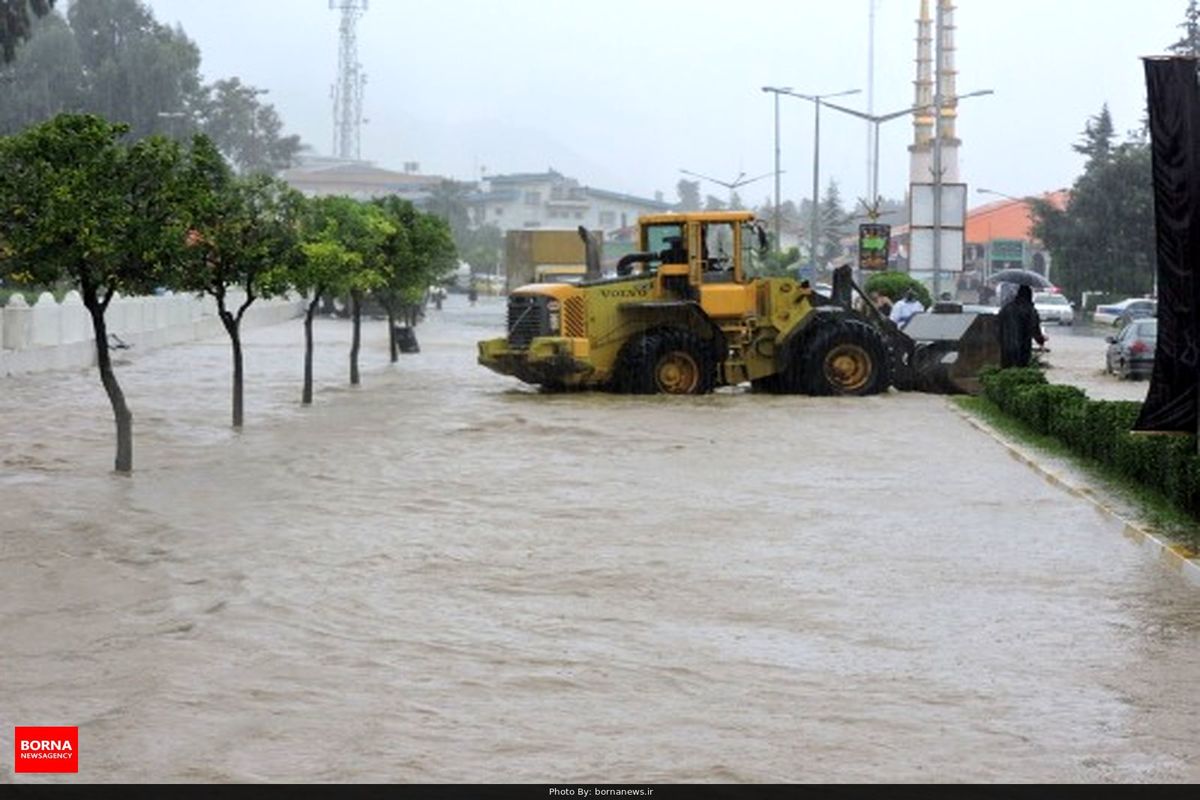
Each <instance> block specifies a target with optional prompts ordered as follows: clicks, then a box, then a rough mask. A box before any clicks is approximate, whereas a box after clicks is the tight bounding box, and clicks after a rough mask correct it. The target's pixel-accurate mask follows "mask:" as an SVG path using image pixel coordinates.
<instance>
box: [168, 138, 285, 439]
mask: <svg viewBox="0 0 1200 800" xmlns="http://www.w3.org/2000/svg"><path fill="white" fill-rule="evenodd" d="M182 202H183V204H184V206H185V207H186V210H187V219H188V225H189V230H188V235H187V245H188V246H187V247H186V248H185V250H184V251H183V252H184V257H183V258H181V259H180V260H179V262H178V266H177V269H176V270H174V271H173V273H172V276H171V278H172V279H171V285H172V286H173V287H174V288H178V289H181V290H184V291H191V292H197V293H202V294H207V295H209V296H211V297H212V298H213V299H214V300H216V301H217V316H218V317H219V318H220V320H221V324H222V326H223V327H224V328H225V332H226V333H227V334H229V342H230V345H231V348H232V355H233V427H235V428H240V427H242V424H243V422H244V420H245V414H244V405H243V394H244V392H243V385H244V369H243V356H242V336H241V326H242V319H243V317H244V316H245V314H246V311H247V310H248V309H249V308H250V306H251V304H252V303H254V301H255V300H257V299H258V298H260V297H271V296H274V295H278V294H281V293H283V292H285V291H286V290H287V289H288V277H289V274H290V271H291V269H290V268H291V266H292V264H293V263H294V262H295V261H296V260H297V258H298V256H299V244H300V241H299V236H298V227H299V215H300V211H301V204H302V202H303V201H302V198H301V196H300V194H299V193H298V192H296V191H294V190H292V189H289V188H288V187H287V186H286V184H284V183H282V182H280V181H277V180H274V179H272V178H269V177H267V176H265V175H254V176H250V177H246V178H239V177H237V176H235V175H234V174H233V171H232V169H231V168H230V167H229V165H228V163H227V162H226V161H225V159H224V158H223V157H222V156H221V153H220V152H219V151H218V150H217V148H216V145H215V144H214V143H213V142H212V140H211V139H209V138H208V137H206V136H203V135H198V136H196V137H195V139H194V140H193V143H192V149H191V153H190V158H189V159H188V164H187V167H186V169H185V171H184V194H183V197H182ZM232 288H238V289H240V290H241V292H242V297H241V298H240V300H238V299H236V298H235V297H233V296H231V295H230V289H232ZM231 301H233V302H234V304H235V305H234V306H232V307H231V305H230V303H231Z"/></svg>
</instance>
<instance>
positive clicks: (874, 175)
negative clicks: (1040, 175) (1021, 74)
mask: <svg viewBox="0 0 1200 800" xmlns="http://www.w3.org/2000/svg"><path fill="white" fill-rule="evenodd" d="M986 94H994V90H992V89H980V90H979V91H977V92H968V93H967V94H961V95H959V96H958V99H959V100H966V99H967V98H968V97H981V96H983V95H986ZM825 105H827V106H829V107H830V108H832V109H835V110H837V111H841V112H842V113H843V114H849V115H851V116H853V117H858V118H859V119H864V120H866V121H867V122H868V123H870V124H871V125H872V126H874V129H875V135H874V137H873V139H874V149H875V152H874V156H873V159H872V165H871V175H870V179H869V184H868V186H867V199H868V200H870V201H872V202H874V201H875V199H876V198H877V197H878V196H879V126H880V125H882V124H883V123H885V122H888V121H890V120H893V119H899V118H900V117H907V116H908V115H909V114H915V113H917V112H918V111H925V110H927V109H931V108H934V106H933V105H928V106H910V107H908V108H905V109H902V110H900V111H892V112H890V113H888V114H878V115H876V114H868V113H866V112H863V111H858V110H856V109H853V108H846V107H845V106H840V105H838V104H837V103H826V104H825Z"/></svg>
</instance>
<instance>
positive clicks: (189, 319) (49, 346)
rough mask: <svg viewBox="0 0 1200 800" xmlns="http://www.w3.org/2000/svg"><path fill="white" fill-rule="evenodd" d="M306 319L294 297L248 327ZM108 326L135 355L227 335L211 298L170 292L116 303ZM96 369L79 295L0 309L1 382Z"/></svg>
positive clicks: (234, 303) (263, 305) (268, 305)
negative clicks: (8, 377) (44, 373)
mask: <svg viewBox="0 0 1200 800" xmlns="http://www.w3.org/2000/svg"><path fill="white" fill-rule="evenodd" d="M244 297H245V295H244V294H242V293H241V292H236V291H233V290H231V291H230V293H229V297H227V298H226V302H227V306H226V307H227V308H229V309H230V310H236V309H237V307H238V306H239V305H240V304H241V302H242V299H243V298H244ZM302 313H304V301H303V299H302V298H299V297H296V296H294V295H292V296H289V297H288V298H279V299H274V300H262V299H259V300H255V301H254V304H253V305H251V306H250V308H249V310H247V311H246V316H245V317H244V318H243V321H242V325H243V326H244V327H256V326H259V325H271V324H274V323H277V322H283V321H284V320H287V319H291V318H292V317H296V316H299V315H300V314H302ZM105 320H106V321H107V324H108V332H109V334H110V335H112V336H115V337H116V338H117V339H119V340H120V341H121V342H124V343H125V344H128V345H130V346H131V347H133V348H135V350H134V352H138V351H144V350H148V349H150V348H154V347H160V346H162V345H167V344H176V343H179V342H190V341H195V340H198V339H207V338H210V337H213V336H219V335H223V334H224V332H225V329H224V327H222V325H221V320H220V319H219V318H218V317H217V304H216V301H215V300H213V299H212V298H211V297H207V296H205V297H204V298H198V297H196V296H194V295H187V294H180V295H173V294H171V293H170V292H168V293H166V294H162V295H155V296H153V297H121V296H119V295H118V296H116V297H113V300H112V302H111V303H109V305H108V311H107V313H106V314H105ZM111 341H112V340H111V339H110V343H111ZM95 363H96V348H95V340H94V336H93V334H92V318H91V315H90V314H88V311H87V309H86V308H85V307H84V305H83V299H82V298H81V297H80V296H79V292H76V291H70V292H67V294H66V296H65V297H64V298H63V301H62V302H61V303H58V302H56V301H55V299H54V295H52V294H50V293H49V292H42V294H41V296H40V297H38V299H37V302H35V303H34V304H33V305H32V306H31V305H29V303H28V301H27V300H26V299H25V297H24V296H23V295H21V294H14V295H12V296H11V297H10V298H9V300H8V304H7V305H5V306H4V307H3V308H0V376H6V375H20V374H23V373H27V372H42V371H45V370H52V369H81V368H84V367H90V366H94V365H95Z"/></svg>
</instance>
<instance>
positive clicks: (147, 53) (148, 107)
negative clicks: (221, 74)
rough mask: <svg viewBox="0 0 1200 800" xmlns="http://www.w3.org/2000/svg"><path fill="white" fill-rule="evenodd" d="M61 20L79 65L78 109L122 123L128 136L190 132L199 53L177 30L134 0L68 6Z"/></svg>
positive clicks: (92, 1)
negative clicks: (67, 23) (73, 43)
mask: <svg viewBox="0 0 1200 800" xmlns="http://www.w3.org/2000/svg"><path fill="white" fill-rule="evenodd" d="M67 19H68V20H69V21H70V23H71V29H72V30H73V31H74V33H75V38H76V41H77V42H78V45H79V54H80V59H81V61H82V63H83V70H84V77H85V90H86V91H85V94H84V98H83V106H82V108H81V109H80V110H82V111H87V112H91V113H94V114H99V115H100V116H102V117H105V118H106V119H111V120H119V121H121V122H124V123H127V124H128V125H129V131H130V134H131V135H132V136H133V137H134V138H141V137H142V136H147V135H149V134H151V133H170V134H176V135H177V137H178V136H180V135H186V134H189V133H191V130H189V128H190V127H191V126H192V123H191V122H189V118H190V114H191V112H192V109H193V108H194V106H195V104H196V101H197V99H198V98H199V95H200V49H199V48H198V47H197V46H196V44H195V43H194V42H193V41H192V40H191V39H189V38H188V37H187V34H185V33H184V32H183V30H182V29H181V28H171V27H168V26H166V25H163V24H161V23H159V22H158V21H156V20H155V19H154V15H153V14H152V13H151V11H150V10H149V9H148V8H147V7H146V6H145V5H144V4H143V3H142V2H141V1H140V0H87V2H77V3H73V4H72V5H71V7H70V8H69V10H68V12H67ZM172 114H175V115H178V114H183V115H185V116H182V117H178V116H167V115H172Z"/></svg>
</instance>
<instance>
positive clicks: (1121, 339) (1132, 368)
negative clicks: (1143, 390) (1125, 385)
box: [1104, 317, 1158, 379]
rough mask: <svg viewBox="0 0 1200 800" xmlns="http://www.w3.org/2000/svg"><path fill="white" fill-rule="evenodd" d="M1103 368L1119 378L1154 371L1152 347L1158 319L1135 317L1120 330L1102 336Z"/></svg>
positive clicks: (1140, 375) (1154, 343)
mask: <svg viewBox="0 0 1200 800" xmlns="http://www.w3.org/2000/svg"><path fill="white" fill-rule="evenodd" d="M1105 341H1107V342H1108V350H1107V351H1106V352H1105V354H1104V371H1105V372H1108V373H1112V374H1115V375H1116V376H1117V377H1119V378H1122V379H1131V378H1149V377H1150V373H1151V372H1153V371H1154V349H1155V346H1156V345H1157V344H1158V320H1157V319H1155V318H1153V317H1150V318H1148V319H1137V320H1134V321H1133V322H1130V323H1129V324H1128V325H1126V326H1125V327H1124V328H1122V329H1121V332H1120V333H1118V334H1116V335H1114V336H1109V337H1107V338H1106V339H1105Z"/></svg>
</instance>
